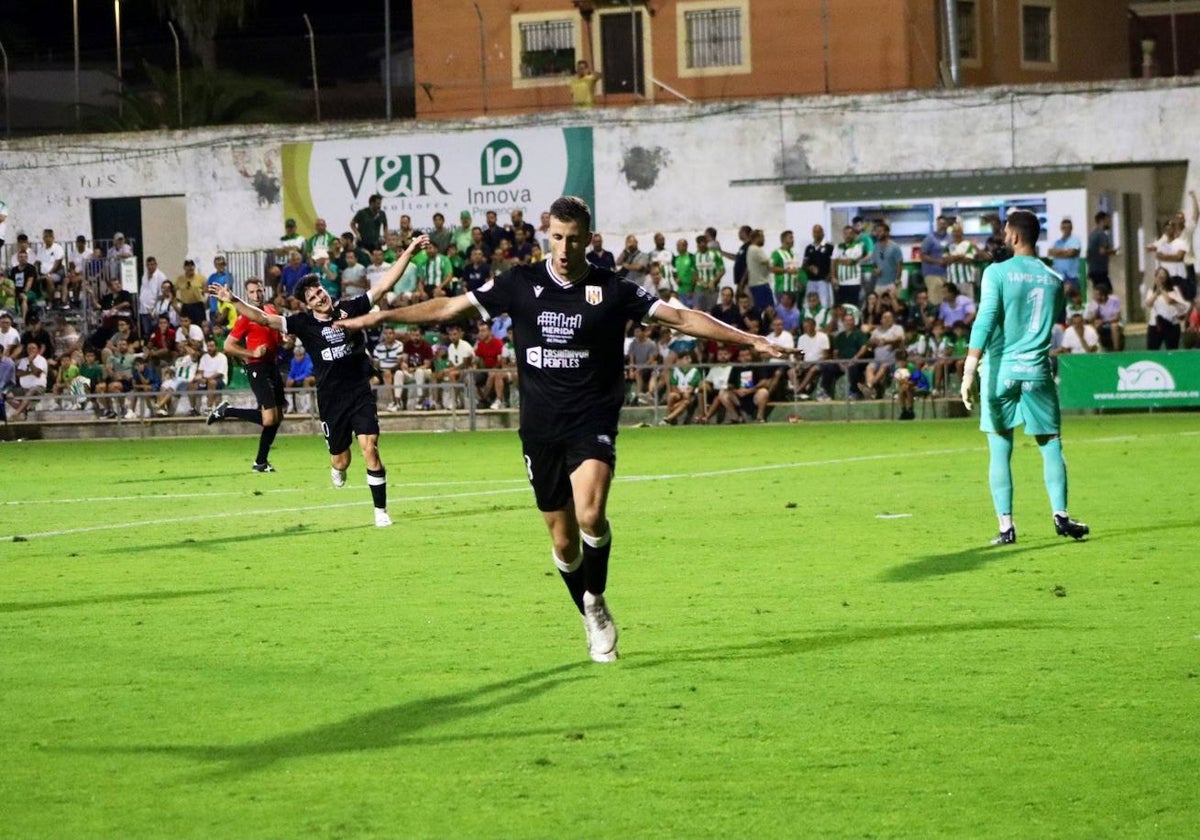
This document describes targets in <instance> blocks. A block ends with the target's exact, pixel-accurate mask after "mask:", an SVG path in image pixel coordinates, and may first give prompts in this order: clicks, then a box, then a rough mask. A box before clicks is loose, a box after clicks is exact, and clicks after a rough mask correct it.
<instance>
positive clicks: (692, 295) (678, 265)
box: [671, 239, 696, 309]
mask: <svg viewBox="0 0 1200 840" xmlns="http://www.w3.org/2000/svg"><path fill="white" fill-rule="evenodd" d="M671 264H672V265H673V266H674V267H675V283H676V285H677V286H678V289H679V299H680V300H682V301H683V302H684V303H685V304H686V305H687V307H688V308H689V309H690V308H692V307H693V306H694V305H695V304H696V258H695V257H694V256H692V253H691V251H689V250H688V241H687V240H686V239H680V240H679V241H678V242H676V243H675V256H674V258H673V259H672V260H671Z"/></svg>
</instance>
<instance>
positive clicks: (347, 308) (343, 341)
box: [283, 295, 372, 396]
mask: <svg viewBox="0 0 1200 840" xmlns="http://www.w3.org/2000/svg"><path fill="white" fill-rule="evenodd" d="M371 306H372V304H371V298H370V297H368V296H367V295H358V296H357V297H352V298H350V299H349V300H338V301H334V304H333V318H332V319H330V320H328V321H321V320H318V319H317V318H315V317H313V314H312V313H311V312H300V313H298V314H295V315H286V316H284V319H283V331H284V332H285V333H288V334H289V335H294V336H296V338H298V339H300V342H301V343H302V344H303V345H304V349H305V350H307V351H308V355H309V357H310V358H311V359H312V360H313V372H314V373H315V374H316V376H317V392H318V396H319V395H320V392H321V391H331V390H335V389H336V390H344V391H353V390H358V389H367V388H370V384H371V360H370V359H369V358H368V357H367V353H366V346H367V339H366V335H365V334H364V333H363V332H362V331H361V330H355V331H353V332H346V331H345V330H343V329H340V328H338V327H335V326H334V325H333V322H334V321H336V320H338V319H339V318H354V317H356V316H358V315H366V314H367V313H368V312H370V311H371Z"/></svg>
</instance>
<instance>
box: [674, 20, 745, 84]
mask: <svg viewBox="0 0 1200 840" xmlns="http://www.w3.org/2000/svg"><path fill="white" fill-rule="evenodd" d="M683 20H684V26H685V30H686V41H687V49H686V55H687V67H688V69H700V68H708V67H740V66H741V65H742V64H744V63H745V58H744V56H743V55H742V10H741V8H738V7H732V8H724V9H698V10H696V11H689V12H685V13H684V16H683Z"/></svg>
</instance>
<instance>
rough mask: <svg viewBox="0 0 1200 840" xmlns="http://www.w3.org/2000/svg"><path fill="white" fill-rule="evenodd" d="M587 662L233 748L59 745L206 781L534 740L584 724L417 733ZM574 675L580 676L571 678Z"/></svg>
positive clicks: (562, 680)
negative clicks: (346, 757)
mask: <svg viewBox="0 0 1200 840" xmlns="http://www.w3.org/2000/svg"><path fill="white" fill-rule="evenodd" d="M592 667H593V666H592V664H591V663H590V662H573V663H569V664H566V665H559V666H556V667H554V668H548V669H545V670H542V671H535V672H534V673H532V674H526V675H523V676H520V677H512V678H510V679H506V680H500V681H497V682H492V683H486V684H484V685H482V686H479V687H478V688H473V689H468V690H465V691H457V692H452V693H449V694H441V695H437V696H434V697H423V698H418V699H414V700H409V701H407V702H405V703H399V704H396V705H394V706H387V707H385V708H382V709H375V710H374V711H370V712H363V713H361V714H357V715H352V716H350V717H348V718H346V719H345V720H342V721H338V722H336V723H330V724H324V725H322V726H317V727H314V728H311V729H306V730H302V731H300V732H295V733H291V734H287V735H278V736H276V737H274V738H267V739H265V740H262V741H253V742H251V743H248V744H235V745H228V746H226V745H204V744H178V745H175V744H161V745H155V744H145V745H130V746H102V747H70V746H67V747H59V748H57V749H58V750H60V751H62V752H69V753H86V754H91V755H130V754H132V755H163V756H174V757H178V758H185V759H190V760H193V761H198V762H212V763H220V764H222V765H224V766H223V767H221V768H219V769H217V770H214V771H213V772H211V773H204V774H202V776H203V778H208V779H220V778H227V777H230V776H241V775H244V774H248V773H253V772H256V771H259V770H264V769H266V768H268V767H270V766H272V765H274V764H276V763H278V762H281V761H286V760H288V759H298V758H308V757H312V756H320V755H336V754H340V753H354V752H362V751H367V750H386V749H392V748H395V747H400V746H404V745H406V744H425V743H442V742H451V741H464V740H474V739H487V740H492V739H495V738H499V737H510V738H529V737H535V736H539V735H558V734H562V733H564V732H566V731H577V730H578V729H579V726H578V725H577V724H576V725H573V726H569V727H568V726H566V725H564V726H563V727H561V728H541V729H531V730H522V731H513V732H485V733H480V734H478V735H474V736H472V735H467V734H458V733H447V734H444V735H430V736H418V735H417V733H420V732H424V731H426V730H429V729H435V728H437V727H441V726H447V725H450V724H454V723H456V722H458V721H461V720H465V719H467V718H471V717H478V716H480V715H485V714H488V713H490V712H493V711H496V710H498V709H503V708H505V707H508V706H514V705H518V704H521V703H526V702H528V701H530V700H533V699H535V698H537V697H539V696H541V695H543V694H546V693H547V692H550V691H553V690H554V689H556V688H558V687H559V686H562V685H565V684H567V683H570V682H574V681H576V680H579V679H582V678H583V677H584V676H585V673H586V670H587V669H589V668H592ZM572 672H576V673H572Z"/></svg>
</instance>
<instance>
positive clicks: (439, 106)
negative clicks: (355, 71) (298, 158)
mask: <svg viewBox="0 0 1200 840" xmlns="http://www.w3.org/2000/svg"><path fill="white" fill-rule="evenodd" d="M953 7H954V10H955V13H954V20H953V26H951V25H949V24H950V21H948V20H947V19H946V9H947V8H948V5H947V3H946V2H945V0H522V2H519V3H517V2H514V3H505V4H500V3H473V2H466V0H437V2H434V0H414V2H413V13H414V33H413V34H414V65H415V75H416V86H417V89H416V109H417V116H418V118H423V119H431V118H432V119H440V118H459V117H467V116H477V115H485V114H520V113H530V112H535V111H540V110H544V109H558V108H569V107H571V95H570V91H569V88H568V84H567V83H568V80H569V78H570V76H571V74H572V72H573V70H574V68H575V64H576V62H577V61H579V60H586V61H588V62H589V63H590V64H591V66H592V67H593V68H594V69H595V70H597V71H599V73H600V74H601V76H602V78H601V79H600V81H599V82H598V84H597V85H596V97H595V100H596V104H597V105H599V106H601V107H603V106H629V105H635V104H645V103H662V102H679V101H692V102H713V101H720V100H734V99H757V98H777V97H784V96H803V95H811V94H821V93H842V94H846V93H850V94H853V93H870V92H882V91H894V90H923V89H930V88H935V87H952V86H954V85H955V79H954V75H955V73H954V71H955V70H957V76H958V79H957V83H958V84H961V85H966V86H988V85H1005V84H1029V83H1042V82H1078V81H1098V80H1103V79H1117V78H1124V77H1126V76H1128V75H1129V66H1130V52H1129V35H1128V32H1129V26H1128V22H1127V16H1128V2H1127V0H953ZM952 31H953V32H954V35H955V39H956V41H957V44H958V57H959V61H958V62H957V67H955V62H953V61H951V60H950V53H949V50H948V48H947V45H948V44H949V43H950V33H951V32H952Z"/></svg>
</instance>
